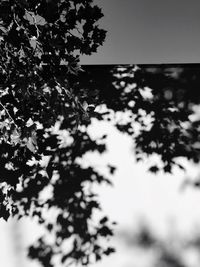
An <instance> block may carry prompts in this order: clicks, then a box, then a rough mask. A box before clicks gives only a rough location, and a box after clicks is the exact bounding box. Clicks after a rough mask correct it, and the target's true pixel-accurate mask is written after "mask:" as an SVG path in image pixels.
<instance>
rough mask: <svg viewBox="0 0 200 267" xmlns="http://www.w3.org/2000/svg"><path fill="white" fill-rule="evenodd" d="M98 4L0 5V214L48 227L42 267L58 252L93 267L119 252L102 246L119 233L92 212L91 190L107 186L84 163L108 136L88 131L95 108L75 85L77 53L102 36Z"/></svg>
mask: <svg viewBox="0 0 200 267" xmlns="http://www.w3.org/2000/svg"><path fill="white" fill-rule="evenodd" d="M92 2H93V1H88V0H87V1H85V0H79V1H78V0H75V1H73V0H66V1H64V0H50V1H49V0H34V1H26V0H2V1H1V2H0V10H1V11H0V182H1V192H2V193H1V199H0V201H1V209H0V217H1V218H3V219H5V220H7V219H8V218H9V217H10V216H16V217H17V218H21V217H22V216H34V217H36V218H37V219H38V222H39V223H40V224H43V225H44V226H45V228H46V231H47V233H48V234H47V235H45V236H43V237H41V238H40V239H39V240H38V242H37V243H36V244H34V245H33V246H32V247H30V249H29V256H30V257H31V258H33V259H37V260H39V261H40V262H41V264H42V265H43V266H53V260H54V256H59V259H60V262H62V263H63V264H69V263H71V262H74V261H75V262H79V263H81V264H82V265H87V264H88V263H89V262H90V261H94V260H99V259H100V258H101V257H102V255H103V254H105V255H108V254H109V253H111V252H112V251H113V249H112V248H110V247H107V246H104V245H102V244H101V239H105V238H106V239H107V238H108V237H109V236H111V235H112V234H113V233H112V230H111V227H110V226H111V225H110V222H109V221H107V220H105V219H104V220H101V219H100V222H98V221H96V223H95V222H94V221H93V216H92V215H93V212H94V210H100V204H99V203H98V200H97V196H96V195H95V194H94V192H93V190H92V185H93V184H95V183H99V184H101V183H103V182H106V183H108V184H110V182H109V180H108V179H107V178H106V177H103V176H102V175H101V174H100V173H98V172H97V171H96V170H95V169H94V168H92V167H87V168H86V167H85V168H83V167H82V166H81V164H80V162H79V160H78V159H80V158H81V157H83V156H84V154H85V153H86V152H89V151H96V152H99V153H103V152H104V151H105V149H106V148H105V144H104V138H103V139H100V140H91V138H90V136H89V135H88V134H87V125H88V124H89V121H90V112H91V110H93V106H92V105H90V106H88V104H87V102H84V101H82V98H81V97H80V96H79V95H78V94H76V91H75V87H74V84H73V80H74V78H73V76H76V75H78V73H79V72H80V71H81V68H80V66H79V64H78V62H79V56H80V54H86V55H90V54H91V53H93V52H96V50H97V48H98V46H99V45H102V44H103V41H104V39H105V33H106V32H105V30H102V29H100V28H99V26H98V24H97V22H98V20H99V19H100V18H101V17H102V16H103V14H102V12H101V9H100V8H99V7H98V6H96V5H94V4H93V3H92ZM42 161H43V162H42ZM47 190H49V193H48V194H47V193H46V194H45V191H47ZM44 195H45V197H44ZM49 214H53V215H51V216H50V215H49ZM51 235H52V238H51V242H50V241H49V240H48V238H46V237H48V236H51ZM65 241H68V242H69V243H70V244H71V246H70V249H67V248H66V246H65Z"/></svg>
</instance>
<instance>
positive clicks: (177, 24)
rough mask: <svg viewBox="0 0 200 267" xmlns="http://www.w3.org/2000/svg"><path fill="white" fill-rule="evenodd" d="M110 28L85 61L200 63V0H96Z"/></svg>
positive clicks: (107, 26) (104, 22) (110, 62)
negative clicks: (99, 44) (95, 50)
mask: <svg viewBox="0 0 200 267" xmlns="http://www.w3.org/2000/svg"><path fill="white" fill-rule="evenodd" d="M95 2H96V3H97V5H98V6H100V7H102V9H103V13H104V15H105V16H104V18H102V19H101V22H100V25H101V26H102V28H104V29H106V30H107V31H108V33H107V39H106V41H105V43H104V45H103V46H102V47H101V48H99V51H98V53H97V54H94V55H92V56H88V57H85V56H84V57H82V61H81V62H82V64H139V63H140V64H146V63H188V62H190V63H199V62H200V30H199V29H200V16H199V10H200V2H199V0H190V1H188V0H175V1H174V0H168V1H164V0H163V1H161V0H125V1H122V0H96V1H95Z"/></svg>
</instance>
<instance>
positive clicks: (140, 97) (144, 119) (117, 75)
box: [80, 65, 200, 173]
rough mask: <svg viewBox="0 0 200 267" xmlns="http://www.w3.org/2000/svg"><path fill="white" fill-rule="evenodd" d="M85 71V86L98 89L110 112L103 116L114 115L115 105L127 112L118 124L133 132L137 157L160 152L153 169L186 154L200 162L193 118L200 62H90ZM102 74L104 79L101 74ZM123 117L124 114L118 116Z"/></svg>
mask: <svg viewBox="0 0 200 267" xmlns="http://www.w3.org/2000/svg"><path fill="white" fill-rule="evenodd" d="M85 70H86V73H87V75H86V74H85V75H83V74H81V75H80V77H81V79H80V81H81V82H80V83H81V84H82V86H81V87H82V88H87V89H88V91H89V93H91V92H93V88H95V89H96V91H97V92H99V98H98V99H99V102H100V103H103V104H105V105H106V107H107V111H106V112H105V113H104V114H103V113H102V114H101V116H99V115H98V116H96V117H97V118H98V119H100V120H101V119H107V120H111V117H112V116H113V115H112V114H113V110H114V111H115V114H116V113H122V114H126V118H125V116H124V119H123V116H121V117H120V119H117V116H114V118H115V126H116V127H117V129H118V130H119V131H121V132H123V133H126V134H128V135H130V136H131V137H132V138H133V141H134V144H135V148H134V150H135V153H136V159H137V160H138V161H140V160H142V159H143V158H144V156H151V155H158V156H159V157H160V159H161V162H162V165H161V164H160V165H159V164H157V162H155V164H154V165H152V166H151V167H150V169H149V170H150V171H151V172H154V173H156V172H158V171H159V170H163V171H164V172H171V171H172V167H173V166H175V165H176V166H178V167H179V168H181V169H184V166H182V165H180V164H179V163H178V161H177V159H178V158H179V157H183V158H186V159H189V160H192V161H194V162H196V163H197V162H199V156H200V153H199V152H200V150H199V149H200V147H199V117H198V116H197V117H196V118H195V119H192V116H191V115H194V108H195V106H196V105H198V104H199V102H200V93H199V86H200V79H199V77H200V76H199V74H200V66H199V65H152V66H151V65H146V66H145V65H142V66H135V65H132V66H131V65H129V66H102V67H97V66H96V67H95V66H92V67H90V66H88V67H86V68H85ZM102 77H103V78H102ZM118 117H119V116H118Z"/></svg>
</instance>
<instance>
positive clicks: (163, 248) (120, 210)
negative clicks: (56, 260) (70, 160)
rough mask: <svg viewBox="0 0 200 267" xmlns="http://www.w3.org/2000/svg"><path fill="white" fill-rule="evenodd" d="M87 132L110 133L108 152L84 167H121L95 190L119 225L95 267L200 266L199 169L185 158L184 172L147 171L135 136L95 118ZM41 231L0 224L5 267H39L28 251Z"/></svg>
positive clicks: (32, 225)
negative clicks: (136, 154)
mask: <svg viewBox="0 0 200 267" xmlns="http://www.w3.org/2000/svg"><path fill="white" fill-rule="evenodd" d="M89 133H90V135H91V136H93V137H94V136H100V135H102V134H104V133H107V134H108V137H107V146H108V151H107V152H106V153H105V154H102V155H98V154H96V155H94V154H89V153H88V154H87V155H86V156H85V158H84V164H86V165H88V164H89V165H92V166H95V167H96V168H97V169H98V170H99V171H100V172H102V173H103V172H104V166H105V163H107V162H109V163H110V164H113V165H115V166H116V167H117V170H116V173H115V175H114V176H113V177H112V181H113V187H109V186H107V185H105V186H104V185H102V186H101V187H100V188H97V189H96V191H97V192H98V193H99V196H100V203H101V204H102V207H103V210H104V212H105V213H106V214H108V215H109V218H110V219H111V220H114V221H116V222H117V225H116V226H115V236H114V237H113V238H112V239H111V240H110V243H111V244H112V245H113V246H115V248H116V253H114V254H112V255H111V256H109V257H106V258H104V259H103V260H102V261H100V262H99V263H96V264H94V265H92V266H94V267H103V266H116V267H131V266H141V267H146V266H148V267H151V266H176V267H178V266H189V267H193V266H194V267H196V266H199V263H200V255H199V250H200V247H199V246H200V211H199V209H198V203H199V201H200V191H199V190H197V189H195V188H194V187H190V186H187V184H188V182H189V181H190V180H191V181H192V180H195V179H197V178H198V176H199V175H200V172H199V167H198V166H195V165H193V164H192V163H190V162H187V161H186V160H183V162H182V163H183V164H184V166H185V167H186V171H185V172H184V171H181V170H180V169H178V168H177V169H176V168H175V169H174V172H173V174H162V173H159V174H157V175H156V174H151V173H150V172H149V171H148V170H147V169H148V168H147V166H148V165H149V164H150V163H151V160H148V159H146V160H145V161H144V162H141V163H136V160H135V158H134V154H133V142H132V140H131V138H130V137H128V136H127V135H126V134H122V133H119V132H118V131H117V130H116V129H115V128H114V127H113V126H112V124H111V123H109V122H99V121H97V120H96V119H93V120H92V124H91V125H90V127H89ZM42 232H43V229H42V227H39V226H38V225H37V223H36V222H35V221H34V220H32V221H31V220H28V219H21V220H20V221H19V222H17V221H16V220H14V219H9V221H8V222H4V221H1V222H0V236H1V240H2V242H1V247H0V264H1V266H5V267H17V266H21V267H23V266H25V267H37V266H40V265H39V264H37V262H32V261H30V260H28V259H27V257H26V253H27V246H28V245H30V244H31V243H33V242H34V241H35V240H36V239H37V238H38V237H39V236H40V235H41V234H42ZM155 264H157V265H155ZM178 264H179V265H178ZM181 264H182V265H181Z"/></svg>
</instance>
